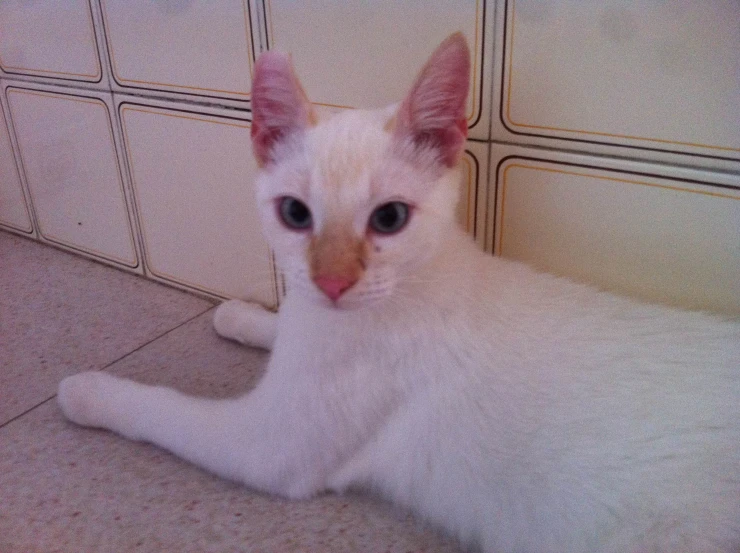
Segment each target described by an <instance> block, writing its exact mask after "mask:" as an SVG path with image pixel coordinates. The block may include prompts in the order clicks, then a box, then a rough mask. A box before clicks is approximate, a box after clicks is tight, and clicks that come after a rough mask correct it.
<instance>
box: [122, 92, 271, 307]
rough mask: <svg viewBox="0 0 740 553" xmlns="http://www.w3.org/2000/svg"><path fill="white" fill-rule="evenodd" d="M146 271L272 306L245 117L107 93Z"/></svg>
mask: <svg viewBox="0 0 740 553" xmlns="http://www.w3.org/2000/svg"><path fill="white" fill-rule="evenodd" d="M116 105H117V110H118V114H119V117H120V120H121V125H122V129H123V136H124V139H125V142H126V156H127V161H128V166H129V168H130V171H131V182H132V185H133V190H134V201H135V205H136V211H137V214H138V220H139V228H140V231H141V237H142V242H143V249H144V254H145V258H146V270H147V274H149V275H151V276H152V277H154V278H156V279H158V280H164V281H167V282H170V283H176V284H179V285H184V286H187V287H191V288H196V289H198V290H202V291H205V292H208V293H209V294H212V295H215V296H218V297H241V298H250V299H253V300H256V301H259V302H260V303H263V304H265V305H268V306H271V307H275V306H276V305H277V301H278V292H277V283H276V278H275V272H274V270H273V267H272V256H271V254H270V250H269V248H268V247H267V244H266V242H265V240H264V238H263V237H262V233H261V230H260V226H259V213H258V212H257V210H256V207H255V197H254V191H253V186H252V183H253V181H254V177H255V173H256V171H257V164H256V162H255V161H254V159H253V158H252V156H251V147H250V139H249V129H250V125H249V121H248V120H247V119H246V118H245V117H244V114H240V113H236V112H234V111H232V110H223V109H207V110H201V111H200V112H194V111H193V110H192V109H184V108H185V106H182V105H179V104H176V103H172V102H161V101H157V102H151V101H150V102H147V103H145V104H144V103H141V100H140V99H138V98H136V97H133V96H119V95H116Z"/></svg>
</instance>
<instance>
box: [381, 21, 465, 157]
mask: <svg viewBox="0 0 740 553" xmlns="http://www.w3.org/2000/svg"><path fill="white" fill-rule="evenodd" d="M469 82H470V50H469V49H468V44H467V41H466V40H465V37H464V36H463V34H462V33H459V32H458V33H455V34H453V35H450V36H449V37H447V39H445V40H444V42H442V44H440V45H439V46H438V47H437V49H436V50H435V51H434V53H433V54H432V56H431V57H430V58H429V61H427V63H426V65H425V66H424V68H423V69H422V70H421V73H419V76H418V77H417V78H416V81H415V82H414V85H413V86H412V87H411V91H410V92H409V93H408V95H407V96H406V99H405V100H404V101H403V103H402V104H401V107H400V108H399V110H398V113H397V114H396V120H395V121H394V122H393V124H394V131H393V132H394V135H395V138H396V139H397V140H400V141H403V142H408V141H409V140H410V141H411V143H412V144H413V146H414V147H415V148H429V149H431V150H432V151H433V153H434V154H435V156H436V158H437V159H438V160H439V161H440V162H441V163H443V164H444V165H446V166H448V167H452V166H454V165H455V164H456V163H457V162H458V160H459V158H460V153H461V152H462V148H463V146H464V144H465V139H466V138H467V136H468V121H467V117H466V115H465V106H466V103H467V99H468V86H469Z"/></svg>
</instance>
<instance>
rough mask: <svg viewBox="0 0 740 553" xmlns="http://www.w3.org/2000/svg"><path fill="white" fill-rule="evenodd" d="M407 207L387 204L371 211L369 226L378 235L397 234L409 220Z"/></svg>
mask: <svg viewBox="0 0 740 553" xmlns="http://www.w3.org/2000/svg"><path fill="white" fill-rule="evenodd" d="M409 212H410V210H409V206H408V204H405V203H403V202H388V203H387V204H383V205H381V206H379V207H378V208H376V209H375V211H373V213H372V215H370V221H369V223H368V224H369V225H370V228H371V229H372V230H374V231H375V232H378V233H380V234H393V233H395V232H398V231H399V230H401V229H402V228H403V227H405V226H406V223H407V222H408V220H409Z"/></svg>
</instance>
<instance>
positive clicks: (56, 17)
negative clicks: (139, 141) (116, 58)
mask: <svg viewBox="0 0 740 553" xmlns="http://www.w3.org/2000/svg"><path fill="white" fill-rule="evenodd" d="M102 36H103V33H102V26H101V25H100V20H99V14H98V10H97V3H96V2H95V1H89V0H65V1H56V2H29V1H24V0H9V1H7V2H0V67H1V68H2V70H3V71H4V72H5V73H7V74H8V75H11V76H13V77H14V78H16V79H31V80H34V81H37V82H48V83H58V84H68V85H74V86H78V87H83V88H97V89H102V90H105V89H108V88H109V83H108V71H107V63H106V62H105V56H104V55H102V54H103V52H102V51H101V49H100V48H101V45H102V44H101V43H102Z"/></svg>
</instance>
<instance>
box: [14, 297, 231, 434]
mask: <svg viewBox="0 0 740 553" xmlns="http://www.w3.org/2000/svg"><path fill="white" fill-rule="evenodd" d="M215 307H216V306H215V305H212V306H210V307H208V309H205V310H204V311H201V312H200V313H197V314H195V315H193V316H192V317H190V318H189V319H187V320H185V321H183V322H181V323H180V324H178V325H176V326H173V327H172V328H170V329H169V330H167V331H165V332H163V333H162V334H159V335H157V336H155V337H154V338H152V339H151V340H148V341H146V342H144V343H143V344H141V345H140V346H137V347H135V348H134V349H132V350H131V351H129V352H126V353H125V354H123V355H121V356H120V357H118V358H116V359H114V360H113V361H111V362H109V363H107V364H106V365H104V366H102V367H101V368H99V369H95V370H97V371H101V372H102V371H105V370H107V369H109V368H110V367H112V366H113V365H115V364H116V363H118V362H119V361H123V360H124V359H126V357H128V356H129V355H133V354H134V353H136V352H137V351H139V350H141V349H143V348H145V347H146V346H148V345H149V344H151V343H153V342H156V341H157V340H159V339H160V338H164V337H165V336H167V335H168V334H169V333H170V332H174V331H175V330H177V329H178V328H180V327H181V326H184V325H186V324H188V323H189V322H191V321H194V320H195V319H197V318H198V317H200V316H201V315H205V314H206V313H208V312H209V311H211V310H212V309H214V308H215ZM75 374H77V373H75ZM69 376H72V375H69ZM55 397H57V395H56V394H53V395H51V396H49V397H47V398H46V399H44V400H42V401H40V402H39V403H37V404H36V405H34V406H33V407H29V408H28V409H26V410H25V411H23V412H22V413H19V414H18V415H16V416H14V417H12V418H11V419H9V420H7V421H5V422H3V423H0V430H2V429H3V428H5V427H6V426H7V425H9V424H10V423H12V422H14V421H16V420H18V419H20V418H22V417H24V416H26V415H27V414H28V413H30V412H31V411H33V410H34V409H37V408H38V407H41V406H42V405H43V404H45V403H48V402H49V401H51V400H52V399H54V398H55Z"/></svg>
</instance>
